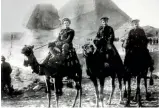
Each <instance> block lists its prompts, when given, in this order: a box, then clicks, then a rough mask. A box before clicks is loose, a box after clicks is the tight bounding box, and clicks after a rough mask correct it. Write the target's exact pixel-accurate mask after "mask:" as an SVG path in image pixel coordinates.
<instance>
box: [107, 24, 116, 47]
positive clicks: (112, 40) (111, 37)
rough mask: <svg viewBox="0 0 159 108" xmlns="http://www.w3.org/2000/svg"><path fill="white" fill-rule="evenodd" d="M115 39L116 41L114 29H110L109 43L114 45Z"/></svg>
mask: <svg viewBox="0 0 159 108" xmlns="http://www.w3.org/2000/svg"><path fill="white" fill-rule="evenodd" d="M114 39H115V34H114V30H113V28H112V27H111V28H110V35H109V38H108V43H111V44H112V43H113V42H114Z"/></svg>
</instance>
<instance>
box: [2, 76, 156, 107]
mask: <svg viewBox="0 0 159 108" xmlns="http://www.w3.org/2000/svg"><path fill="white" fill-rule="evenodd" d="M110 81H111V80H110V78H107V79H106V80H105V88H104V94H105V95H104V96H105V99H104V102H105V107H116V108H118V107H123V106H124V102H125V101H123V104H118V102H119V88H118V81H117V80H116V89H115V94H114V97H113V100H112V104H111V105H107V100H108V98H109V94H110V92H111V82H110ZM148 84H149V80H148ZM143 85H144V83H143V80H142V81H141V94H142V103H143V106H145V107H159V79H155V80H154V85H153V86H149V85H148V91H149V93H150V94H151V95H150V100H149V101H147V100H146V99H145V89H144V86H143ZM82 88H83V93H82V107H95V95H94V93H95V91H94V87H93V84H92V82H91V81H90V80H88V79H84V80H83V81H82ZM135 88H136V82H135V81H134V79H133V82H132V98H133V96H134V94H135ZM44 90H45V89H44V88H42V89H41V90H38V91H34V90H31V89H30V90H26V91H25V92H23V94H21V95H18V96H13V97H12V98H10V97H8V96H3V97H2V101H1V105H2V108H5V107H8V108H11V107H13V108H19V107H43V108H44V107H47V102H48V101H47V96H46V93H45V92H44ZM63 91H64V94H63V96H62V97H60V100H59V107H71V105H72V104H73V100H74V96H75V90H74V89H70V88H66V87H64V88H63ZM54 98H55V97H54V92H52V101H51V107H55V99H54ZM76 105H77V106H78V101H77V104H76ZM131 106H133V107H136V106H137V104H136V102H134V101H133V99H132V101H131Z"/></svg>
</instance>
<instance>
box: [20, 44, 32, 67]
mask: <svg viewBox="0 0 159 108" xmlns="http://www.w3.org/2000/svg"><path fill="white" fill-rule="evenodd" d="M33 48H34V46H29V45H25V46H24V47H23V48H22V50H21V53H22V54H24V56H26V57H27V59H28V60H24V66H28V64H30V63H31V62H32V58H33V57H31V56H32V55H33Z"/></svg>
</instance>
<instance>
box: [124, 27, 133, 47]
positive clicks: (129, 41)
mask: <svg viewBox="0 0 159 108" xmlns="http://www.w3.org/2000/svg"><path fill="white" fill-rule="evenodd" d="M131 32H132V31H131V30H130V32H129V34H128V38H127V39H126V42H125V43H126V44H125V48H126V49H127V48H129V46H130V44H131V40H132V39H131V38H132V34H131Z"/></svg>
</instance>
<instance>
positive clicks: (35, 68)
mask: <svg viewBox="0 0 159 108" xmlns="http://www.w3.org/2000/svg"><path fill="white" fill-rule="evenodd" d="M28 60H29V64H30V66H31V68H32V70H33V72H34V73H37V74H38V73H39V68H40V67H39V66H40V65H39V63H38V61H37V59H36V58H35V56H34V54H32V55H31V56H30V57H28Z"/></svg>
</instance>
